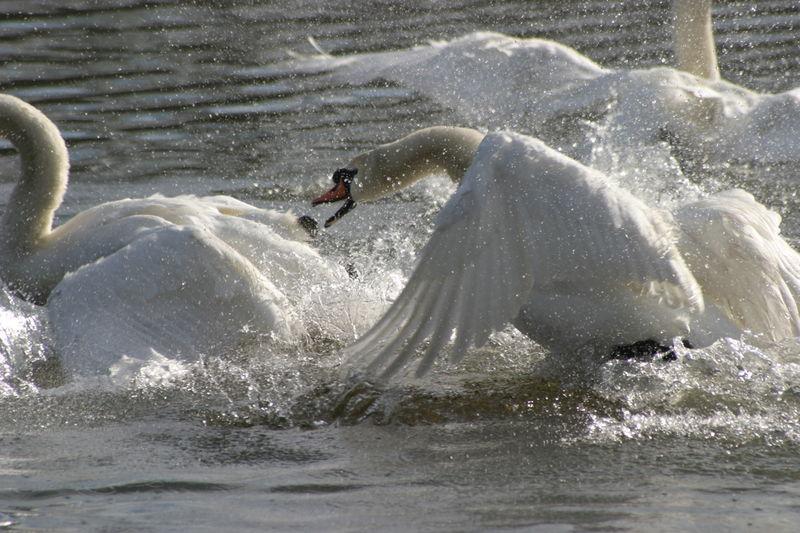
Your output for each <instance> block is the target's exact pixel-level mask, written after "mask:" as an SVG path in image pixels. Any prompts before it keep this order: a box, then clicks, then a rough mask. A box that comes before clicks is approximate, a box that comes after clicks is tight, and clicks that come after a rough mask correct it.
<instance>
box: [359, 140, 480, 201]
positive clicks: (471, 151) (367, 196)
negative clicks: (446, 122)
mask: <svg viewBox="0 0 800 533" xmlns="http://www.w3.org/2000/svg"><path fill="white" fill-rule="evenodd" d="M483 137H484V135H483V134H482V133H480V132H478V131H476V130H473V129H469V128H455V127H446V126H435V127H432V128H425V129H422V130H419V131H416V132H414V133H412V134H410V135H407V136H406V137H403V138H402V139H399V140H397V141H394V142H391V143H388V144H384V145H381V146H379V147H378V148H376V149H374V150H372V151H371V152H367V153H366V154H362V155H361V156H358V157H356V158H355V159H354V160H353V162H352V163H351V165H352V166H353V167H354V168H357V169H359V172H360V173H362V178H363V179H361V180H358V176H357V178H356V186H355V188H354V190H353V191H352V192H353V196H354V198H356V199H357V200H372V199H376V198H380V197H383V196H387V195H389V194H391V193H393V192H395V191H397V190H400V189H403V188H405V187H408V186H410V185H412V184H413V183H415V182H416V181H418V180H420V179H422V178H424V177H427V176H430V175H432V174H436V173H445V174H447V175H448V176H449V177H450V179H451V180H453V181H454V182H459V181H461V178H462V177H463V176H464V173H465V172H466V170H467V169H468V168H469V166H470V165H471V164H472V160H473V158H474V157H475V153H476V152H477V150H478V145H480V143H481V141H482V140H483Z"/></svg>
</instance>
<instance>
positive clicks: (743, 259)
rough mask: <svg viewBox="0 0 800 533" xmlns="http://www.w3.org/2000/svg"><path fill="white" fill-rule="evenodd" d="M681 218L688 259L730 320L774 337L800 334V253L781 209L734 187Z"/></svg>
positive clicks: (694, 205) (687, 209)
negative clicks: (783, 229)
mask: <svg viewBox="0 0 800 533" xmlns="http://www.w3.org/2000/svg"><path fill="white" fill-rule="evenodd" d="M675 218H676V220H677V222H678V224H679V227H680V230H681V241H680V246H681V250H683V251H684V253H685V257H686V260H687V262H689V264H690V266H691V267H692V270H693V271H694V272H695V273H696V276H697V279H698V280H699V281H700V282H701V283H702V285H703V290H704V292H705V294H706V297H707V299H708V300H709V301H711V302H713V303H714V304H715V305H716V306H717V307H718V308H720V309H721V310H722V311H723V313H724V314H725V315H726V316H727V318H728V319H730V320H731V321H732V322H733V323H734V324H736V325H737V326H738V327H740V328H741V329H747V330H751V331H753V332H755V333H762V334H766V335H767V336H768V337H769V338H770V339H772V340H780V339H782V338H785V337H790V336H796V335H799V334H800V311H799V310H798V301H800V254H798V253H797V252H796V251H795V250H794V249H792V247H791V246H789V244H788V243H786V241H784V240H783V238H782V237H781V235H780V226H779V224H780V216H779V215H778V214H777V213H775V212H773V211H770V210H769V209H767V208H766V207H764V206H763V205H762V204H760V203H758V202H757V201H756V200H755V199H754V198H753V196H752V195H750V194H749V193H747V192H745V191H742V190H740V189H733V190H730V191H724V192H721V193H717V194H715V195H713V196H711V197H709V198H706V199H704V200H701V201H699V202H694V203H692V204H689V205H687V206H685V207H683V208H682V209H680V210H679V211H678V212H677V213H676V214H675Z"/></svg>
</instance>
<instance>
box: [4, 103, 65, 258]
mask: <svg viewBox="0 0 800 533" xmlns="http://www.w3.org/2000/svg"><path fill="white" fill-rule="evenodd" d="M0 136H2V137H5V138H7V139H8V140H10V141H11V142H12V143H13V144H14V146H15V147H16V148H17V150H18V151H19V154H20V158H21V160H22V173H21V176H20V179H19V182H18V183H17V186H16V187H15V188H14V191H13V192H12V193H11V198H10V199H9V203H8V207H7V208H6V212H5V213H4V215H3V219H2V225H1V226H0V247H2V249H3V250H2V251H3V252H4V253H3V254H2V255H3V256H8V255H9V254H11V255H14V254H19V253H26V252H28V251H29V250H30V249H31V248H32V247H33V246H35V244H36V243H37V242H38V241H39V240H40V239H41V238H42V237H44V236H46V235H47V234H48V233H50V229H51V227H52V224H53V214H54V213H55V210H56V209H57V208H58V206H59V205H61V200H62V199H63V197H64V192H65V191H66V188H67V176H68V170H69V157H68V155H67V147H66V145H65V144H64V140H63V139H62V138H61V133H60V132H59V131H58V128H57V127H56V125H55V124H53V123H52V122H51V121H50V119H48V118H47V117H46V116H45V115H44V114H43V113H42V112H41V111H39V110H38V109H36V108H35V107H33V106H32V105H30V104H28V103H26V102H23V101H22V100H20V99H19V98H16V97H14V96H11V95H8V94H0Z"/></svg>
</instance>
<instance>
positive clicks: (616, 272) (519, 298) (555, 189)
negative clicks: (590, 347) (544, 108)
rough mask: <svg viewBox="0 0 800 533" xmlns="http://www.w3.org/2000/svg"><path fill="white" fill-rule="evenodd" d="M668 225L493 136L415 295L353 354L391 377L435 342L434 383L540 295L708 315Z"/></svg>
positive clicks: (525, 142) (445, 211)
mask: <svg viewBox="0 0 800 533" xmlns="http://www.w3.org/2000/svg"><path fill="white" fill-rule="evenodd" d="M662 217H663V215H662V214H660V213H659V212H658V211H656V210H652V209H648V208H647V207H646V206H644V204H642V203H641V202H640V201H638V200H636V199H635V198H634V197H633V196H631V195H630V194H628V193H627V192H625V191H622V190H620V189H618V188H616V187H615V186H614V185H612V184H611V183H610V182H609V181H608V180H607V178H605V176H603V175H602V174H600V173H599V172H596V171H593V170H591V169H588V168H586V167H584V166H582V165H580V164H579V163H577V162H575V161H573V160H571V159H569V158H567V157H565V156H563V155H561V154H559V153H558V152H556V151H554V150H552V149H550V148H548V147H546V146H545V145H544V144H542V143H541V142H539V141H537V140H535V139H532V138H529V137H525V136H522V135H517V134H513V133H494V134H490V135H487V136H486V138H485V139H484V141H483V142H482V143H481V146H480V147H479V149H478V153H477V154H476V156H475V158H474V160H473V163H472V165H471V166H470V168H469V169H468V170H467V172H466V174H465V175H464V177H463V179H462V182H461V184H460V186H459V188H458V189H457V190H456V192H455V193H454V194H453V196H452V197H451V198H450V200H449V201H448V202H447V203H446V204H445V205H444V207H443V208H442V210H441V212H440V213H439V216H438V217H437V221H436V228H435V231H434V232H433V234H432V236H431V238H430V240H429V241H428V243H427V244H426V245H425V246H424V247H423V249H422V250H421V251H420V253H419V256H418V263H417V266H416V268H415V269H414V271H413V272H412V274H411V276H410V277H409V279H408V282H407V284H406V286H405V288H404V289H403V291H402V292H401V294H400V295H399V296H398V298H397V300H396V301H395V302H394V303H393V305H392V306H391V307H390V308H389V310H388V311H387V312H386V314H385V315H384V316H383V317H382V318H381V319H380V320H379V321H378V323H377V324H376V325H375V326H374V327H373V328H372V329H371V330H370V331H368V332H367V333H366V334H365V335H364V336H363V337H362V338H361V339H359V340H358V341H356V343H355V344H353V345H352V346H351V347H350V348H348V349H347V350H346V354H347V356H348V357H349V358H350V361H351V362H352V363H353V364H356V365H364V366H366V367H367V368H368V370H369V371H370V372H374V373H378V374H381V375H383V376H385V377H388V376H391V375H393V374H395V373H397V372H399V371H401V370H402V369H404V368H405V367H407V366H408V365H410V364H411V360H412V358H413V357H414V355H416V353H417V349H418V348H419V347H420V346H421V345H422V344H423V343H424V342H425V341H426V340H427V339H430V344H429V345H428V347H427V349H426V350H425V352H424V354H423V356H422V360H421V362H419V365H418V367H417V374H418V375H422V374H424V373H425V372H426V371H427V370H428V369H429V368H430V367H431V366H432V365H433V363H434V361H435V359H436V358H437V357H438V354H439V353H440V351H441V348H442V347H443V346H444V345H445V344H446V343H447V342H449V341H450V340H451V338H452V339H453V341H454V345H453V349H452V350H451V351H450V360H451V361H453V362H457V361H459V360H460V359H461V358H462V357H463V355H464V353H465V352H466V351H467V350H468V349H469V348H470V347H471V346H481V345H483V344H484V343H485V342H486V341H487V339H488V337H489V335H490V334H491V333H492V332H494V331H497V330H499V329H501V328H502V327H503V326H505V325H506V324H508V323H509V322H511V321H512V320H513V319H514V318H515V317H516V316H517V315H518V314H519V312H520V310H521V309H522V307H523V306H524V305H525V304H526V303H528V301H529V300H530V298H531V296H532V294H533V290H534V283H536V284H538V285H542V286H545V285H551V284H562V285H564V286H571V285H574V286H580V287H590V288H598V289H602V290H608V291H619V290H635V291H640V292H643V293H647V294H649V295H650V296H652V297H653V298H657V299H665V300H669V301H670V302H671V305H673V306H676V307H685V308H687V309H691V310H695V309H699V308H702V306H703V300H702V295H701V293H700V288H699V286H698V285H697V283H696V281H695V280H694V277H693V276H692V274H691V273H690V272H689V270H688V268H687V267H686V265H685V264H684V262H683V259H682V258H681V256H680V255H679V253H678V252H677V250H676V248H675V246H674V242H673V233H674V232H673V231H672V228H671V226H670V225H669V223H668V221H666V220H665V219H663V218H662Z"/></svg>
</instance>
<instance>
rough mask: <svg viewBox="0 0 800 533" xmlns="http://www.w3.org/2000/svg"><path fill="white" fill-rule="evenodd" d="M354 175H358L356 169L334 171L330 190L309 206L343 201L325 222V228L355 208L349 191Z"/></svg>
mask: <svg viewBox="0 0 800 533" xmlns="http://www.w3.org/2000/svg"><path fill="white" fill-rule="evenodd" d="M356 174H358V169H355V168H340V169H338V170H336V172H334V173H333V176H332V177H331V179H332V180H333V187H332V188H331V190H329V191H328V192H326V193H325V194H323V195H322V196H320V197H319V198H316V199H315V200H314V201H312V202H311V205H319V204H329V203H333V202H339V201H341V200H344V204H342V207H340V208H339V210H338V211H336V212H335V213H334V214H333V216H331V217H330V218H328V220H326V221H325V227H326V228H328V227H330V226H331V224H333V223H334V222H336V221H337V220H339V219H340V218H342V217H343V216H345V215H346V214H347V213H349V212H350V211H352V210H353V208H354V207H355V206H356V202H355V200H354V199H353V195H352V192H351V190H350V189H351V186H352V184H353V178H355V176H356Z"/></svg>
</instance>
